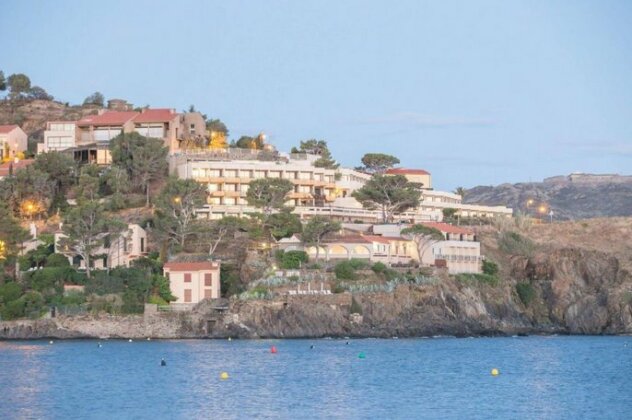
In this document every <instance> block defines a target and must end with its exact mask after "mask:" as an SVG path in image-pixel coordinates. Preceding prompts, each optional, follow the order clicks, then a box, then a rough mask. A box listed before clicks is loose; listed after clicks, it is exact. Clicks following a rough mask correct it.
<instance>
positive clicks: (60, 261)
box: [46, 254, 70, 267]
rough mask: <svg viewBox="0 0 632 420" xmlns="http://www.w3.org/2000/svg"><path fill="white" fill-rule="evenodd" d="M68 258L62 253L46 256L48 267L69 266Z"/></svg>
mask: <svg viewBox="0 0 632 420" xmlns="http://www.w3.org/2000/svg"><path fill="white" fill-rule="evenodd" d="M69 265H70V263H69V262H68V258H66V257H65V256H63V255H62V254H50V255H49V256H48V257H46V267H68V266H69Z"/></svg>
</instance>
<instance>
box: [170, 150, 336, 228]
mask: <svg viewBox="0 0 632 420" xmlns="http://www.w3.org/2000/svg"><path fill="white" fill-rule="evenodd" d="M263 156H267V155H266V154H263V153H261V151H258V150H245V149H227V150H226V151H222V152H209V153H199V152H198V153H183V154H179V155H178V156H176V157H175V158H174V159H173V161H172V167H173V168H174V170H175V171H176V173H177V174H178V176H179V177H180V178H184V179H194V180H196V181H198V182H200V183H202V184H204V185H205V186H206V188H207V190H208V198H207V205H206V206H204V207H203V208H202V209H199V211H198V214H199V215H201V216H202V217H207V218H210V219H218V218H222V217H223V216H225V215H243V214H246V213H249V212H253V211H256V209H254V208H252V207H250V206H248V203H247V201H246V194H247V192H248V187H249V184H250V182H251V181H253V180H256V179H263V178H281V179H287V180H289V181H291V182H292V184H294V188H293V190H292V191H291V192H290V193H289V194H288V195H287V202H286V203H287V205H288V206H292V207H296V206H324V205H326V204H330V203H332V202H334V200H335V199H336V198H337V197H338V195H340V194H342V190H341V189H340V188H337V186H336V170H333V169H325V168H316V167H314V166H313V165H312V161H313V160H310V159H309V158H305V159H290V158H284V159H276V160H260V159H259V158H261V157H263ZM247 157H250V159H246V158H247Z"/></svg>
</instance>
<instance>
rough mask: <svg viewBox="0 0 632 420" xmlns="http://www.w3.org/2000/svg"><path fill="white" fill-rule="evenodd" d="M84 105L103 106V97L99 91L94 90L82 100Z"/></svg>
mask: <svg viewBox="0 0 632 420" xmlns="http://www.w3.org/2000/svg"><path fill="white" fill-rule="evenodd" d="M83 104H84V105H97V106H103V105H104V104H105V97H104V96H103V94H102V93H101V92H94V93H93V94H92V95H90V96H88V97H87V98H86V99H84V101H83Z"/></svg>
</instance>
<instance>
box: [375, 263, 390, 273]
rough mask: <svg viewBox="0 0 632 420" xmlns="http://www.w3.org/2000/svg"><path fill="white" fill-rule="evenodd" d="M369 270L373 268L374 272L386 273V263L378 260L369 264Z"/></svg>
mask: <svg viewBox="0 0 632 420" xmlns="http://www.w3.org/2000/svg"><path fill="white" fill-rule="evenodd" d="M371 270H373V272H374V273H375V274H383V273H386V271H387V270H388V267H387V266H386V264H384V263H381V262H379V261H378V262H376V263H375V264H373V265H372V266H371Z"/></svg>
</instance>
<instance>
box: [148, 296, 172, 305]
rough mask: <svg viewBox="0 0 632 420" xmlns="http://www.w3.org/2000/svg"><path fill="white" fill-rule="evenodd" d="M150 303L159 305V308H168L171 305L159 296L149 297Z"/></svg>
mask: <svg viewBox="0 0 632 420" xmlns="http://www.w3.org/2000/svg"><path fill="white" fill-rule="evenodd" d="M149 303H153V304H154V305H158V306H167V305H168V304H169V302H167V301H166V300H164V299H163V298H161V297H160V296H158V295H151V296H149Z"/></svg>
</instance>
